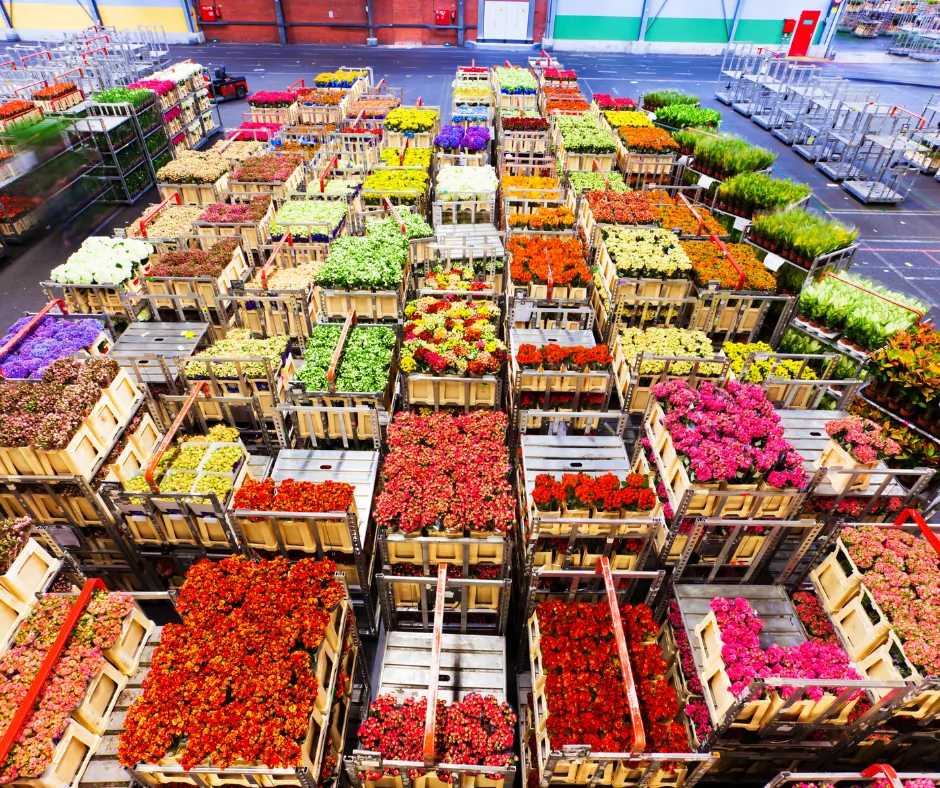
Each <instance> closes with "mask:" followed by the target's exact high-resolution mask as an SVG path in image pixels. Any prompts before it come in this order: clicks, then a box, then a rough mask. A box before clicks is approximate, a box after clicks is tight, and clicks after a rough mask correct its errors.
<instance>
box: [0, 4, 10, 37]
mask: <svg viewBox="0 0 940 788" xmlns="http://www.w3.org/2000/svg"><path fill="white" fill-rule="evenodd" d="M0 14H3V21H4V22H6V25H7V27H8V28H10V29H11V30H12V29H13V21H12V20H11V19H10V12H9V11H7V6H6V3H4V2H3V0H0Z"/></svg>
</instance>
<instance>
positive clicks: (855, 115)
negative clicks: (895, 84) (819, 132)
mask: <svg viewBox="0 0 940 788" xmlns="http://www.w3.org/2000/svg"><path fill="white" fill-rule="evenodd" d="M845 108H846V112H845V115H844V117H843V118H842V120H841V121H840V122H839V123H838V125H837V126H836V127H834V128H833V129H831V130H830V132H829V133H828V134H827V135H826V138H825V140H824V141H823V142H822V144H821V147H820V148H819V150H818V151H817V155H816V169H817V170H819V171H820V172H822V173H823V175H825V176H827V177H828V178H830V179H831V180H833V181H841V180H844V179H845V177H846V175H848V173H849V171H850V170H851V166H852V161H853V159H854V158H855V155H856V153H857V152H858V151H859V149H860V148H862V147H863V146H864V144H865V141H866V139H867V138H868V137H869V136H870V135H874V134H882V133H886V134H891V133H892V130H893V129H894V128H896V127H897V117H896V116H895V114H894V110H895V107H894V106H893V105H891V104H863V105H856V104H854V103H852V104H846V105H845Z"/></svg>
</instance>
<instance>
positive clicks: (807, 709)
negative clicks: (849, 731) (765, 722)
mask: <svg viewBox="0 0 940 788" xmlns="http://www.w3.org/2000/svg"><path fill="white" fill-rule="evenodd" d="M836 700H838V698H837V696H835V695H831V694H830V693H828V692H827V693H825V694H824V695H823V696H822V698H820V699H819V700H812V699H810V698H807V699H805V700H798V701H795V702H794V703H792V704H791V705H790V708H789V709H788V710H787V711H785V712H781V713H780V719H781V720H792V721H793V722H812V721H813V720H815V719H817V718H818V717H820V716H822V715H823V714H824V713H825V712H826V711H827V710H828V709H829V707H830V706H831V705H832V704H833V703H835V701H836ZM859 700H860V698H856V699H855V700H852V701H850V702H849V703H846V704H845V705H844V706H843V707H842V710H841V711H840V712H839V714H838V715H836V716H834V717H829V718H828V719H827V720H826V724H827V725H848V723H849V716H850V715H851V713H852V710H853V709H854V708H855V705H856V704H857V703H858V701H859ZM786 702H787V701H786V699H785V698H782V697H781V696H780V694H779V693H777V692H772V693H771V694H770V709H769V710H768V712H767V717H768V718H771V717H774V716H776V715H777V713H778V712H780V709H782V708H783V706H784V705H785V704H786Z"/></svg>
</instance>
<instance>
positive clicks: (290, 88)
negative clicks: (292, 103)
mask: <svg viewBox="0 0 940 788" xmlns="http://www.w3.org/2000/svg"><path fill="white" fill-rule="evenodd" d="M297 85H300V87H302V88H305V87H307V83H306V82H304V81H303V79H298V80H297V81H296V82H292V83H291V84H290V85H288V86H287V92H288V93H290V92H291V91H292V90H293V89H294V88H295V87H297Z"/></svg>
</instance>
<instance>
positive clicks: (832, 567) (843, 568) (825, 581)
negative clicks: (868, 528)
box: [809, 539, 862, 613]
mask: <svg viewBox="0 0 940 788" xmlns="http://www.w3.org/2000/svg"><path fill="white" fill-rule="evenodd" d="M809 579H810V581H811V582H812V583H813V587H814V588H815V589H816V593H817V594H818V595H819V599H820V601H821V602H822V605H823V607H824V608H825V609H826V611H827V612H828V613H836V612H838V611H840V610H841V609H842V608H843V607H844V606H845V604H846V603H847V602H848V601H849V600H850V599H851V598H852V597H854V596H856V595H857V594H858V592H859V588H860V586H861V584H862V573H861V572H860V571H859V569H858V567H857V566H855V562H854V561H853V560H852V559H851V557H850V556H849V550H848V548H847V547H846V546H845V543H844V542H843V541H842V539H837V540H836V546H835V549H834V550H833V551H832V552H831V553H829V555H828V556H826V558H825V559H824V560H823V562H822V563H821V564H820V565H819V566H818V567H817V568H816V569H814V570H813V571H811V572H810V573H809Z"/></svg>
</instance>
